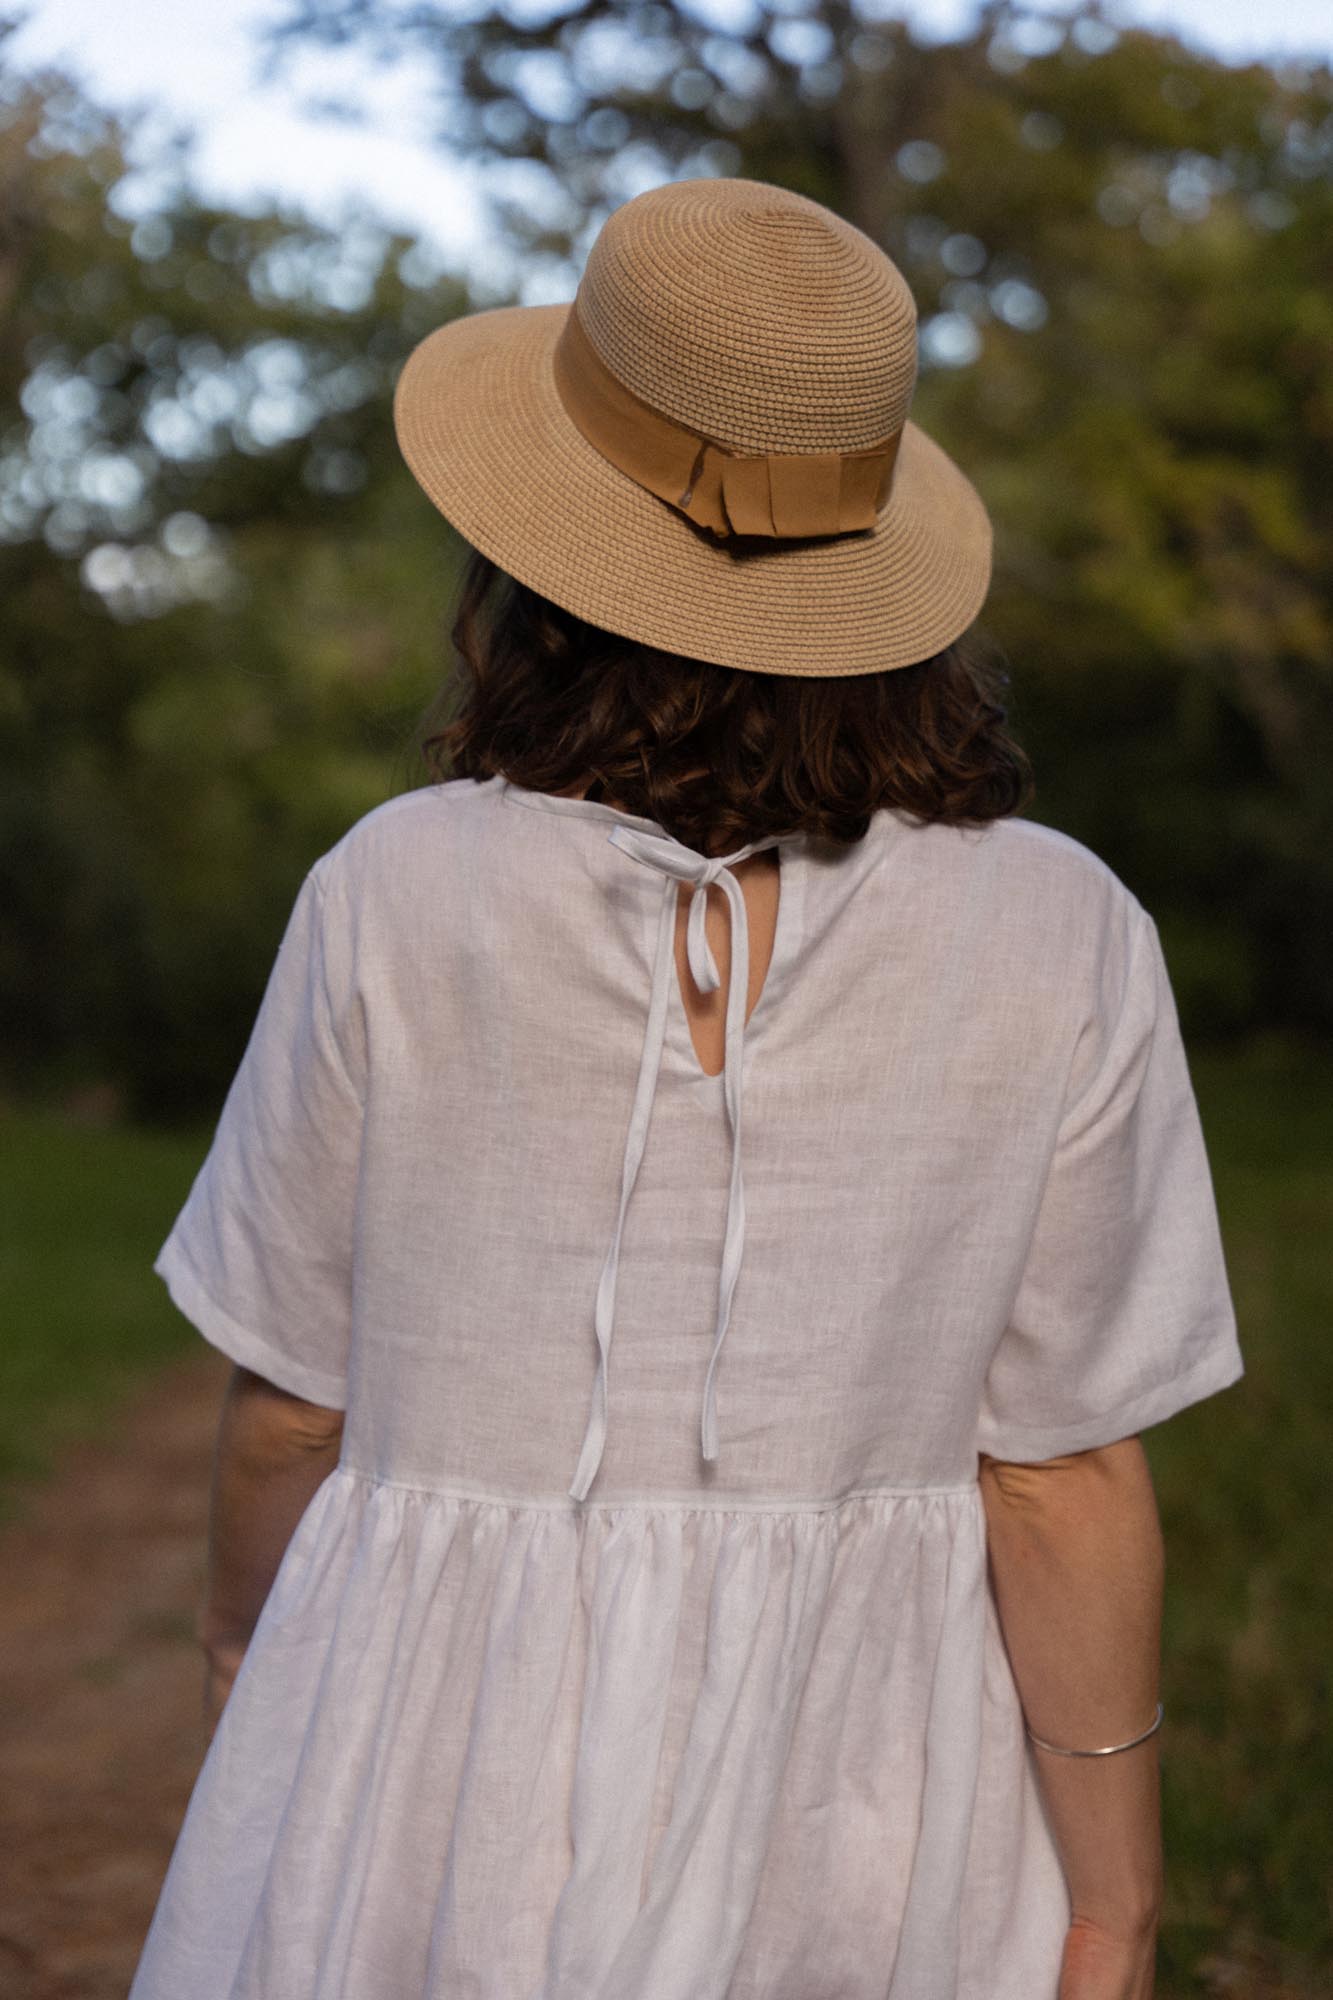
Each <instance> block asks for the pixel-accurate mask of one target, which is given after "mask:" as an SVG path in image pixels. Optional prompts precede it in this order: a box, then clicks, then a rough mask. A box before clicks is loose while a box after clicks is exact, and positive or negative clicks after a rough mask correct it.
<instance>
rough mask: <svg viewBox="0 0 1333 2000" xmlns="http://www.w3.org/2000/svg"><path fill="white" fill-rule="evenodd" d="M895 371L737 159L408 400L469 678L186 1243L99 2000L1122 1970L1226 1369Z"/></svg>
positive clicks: (283, 976)
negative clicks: (189, 1426) (137, 1734)
mask: <svg viewBox="0 0 1333 2000" xmlns="http://www.w3.org/2000/svg"><path fill="white" fill-rule="evenodd" d="M915 372H916V340H915V312H914V308H913V304H912V300H911V297H910V294H909V292H908V290H907V288H906V286H905V284H904V283H903V280H902V278H901V276H900V274H899V273H898V271H897V270H896V268H895V267H894V266H893V264H892V263H891V262H890V261H889V259H888V258H887V257H886V256H885V255H884V254H883V252H882V251H880V250H879V249H878V248H877V247H876V246H875V245H874V244H873V243H871V242H870V241H869V239H868V238H866V237H865V236H864V235H862V234H861V233H860V232H859V231H857V230H855V229H853V228H852V227H850V226H849V225H848V224H846V223H845V222H843V221H841V220H840V219H839V218H838V217H837V216H835V215H833V214H832V213H831V212H830V211H828V210H827V209H825V208H823V207H821V206H819V205H817V204H815V203H813V202H811V201H808V200H805V199H804V198H802V197H799V196H796V195H794V194H791V193H789V192H786V191H784V190H782V189H779V188H775V187H770V186H768V185H765V184H762V183H756V182H750V181H744V180H733V181H728V180H704V181H693V182H684V183H677V184H673V185H669V186H666V187H661V188H658V189H655V190H653V191H652V192H650V193H648V194H645V195H641V196H639V197H637V198H636V199H635V200H633V201H630V202H628V203H626V204H625V205H624V206H623V207H621V208H620V209H618V210H617V211H616V212H615V213H614V214H613V215H612V216H611V218H610V219H609V221H608V222H607V223H606V225H605V227H604V228H603V230H602V231H601V233H600V235H599V236H598V238H597V240H596V243H595V244H594V246H593V249H592V252H591V254H590V256H589V259H588V263H587V268H586V270H585V272H584V275H583V277H582V280H581V282H580V285H579V290H578V297H577V299H576V301H575V303H574V306H573V308H572V309H571V308H569V307H566V306H544V307H532V308H505V309H501V310H498V311H495V312H490V313H482V314H476V315H473V316H471V317H468V318H465V319H463V320H461V321H458V322H455V323H453V324H451V325H448V326H445V327H442V328H439V329H437V330H436V331H435V332H433V333H432V334H431V335H429V336H428V338H427V339H426V340H424V341H423V342H422V343H421V345H420V346H419V347H418V348H417V349H416V350H415V352H414V353H413V354H412V356H411V357H410V358H409V360H408V362H407V365H406V367H405V368H404V370H403V373H402V375H401V377H400V380H399V383H398V387H397V390H396V394H395V415H396V421H397V426H398V436H399V439H400V442H401V445H402V448H403V451H404V454H405V456H406V459H407V462H408V464H409V466H410V468H411V470H412V472H413V474H414V475H415V477H416V478H417V480H418V481H419V482H420V484H421V486H422V487H423V489H424V491H425V492H426V493H427V494H428V496H429V497H430V499H431V500H432V501H433V502H434V503H435V504H436V505H437V506H438V507H439V508H440V509H441V511H442V512H443V513H444V514H445V515H446V516H447V517H448V518H449V519H450V520H451V521H452V522H453V523H454V524H455V526H456V527H457V528H458V529H459V530H460V531H461V533H462V534H463V535H464V536H465V537H466V538H467V539H468V541H469V542H470V543H471V544H472V545H473V549H474V555H473V559H472V562H471V565H470V569H469V573H468V578H467V582H466V588H465V591H464V596H463V601H462V604H461V607H460V611H459V616H458V619H457V622H456V626H455V637H456V639H457V642H458V650H459V654H460V660H461V664H462V666H463V669H464V682H463V685H464V688H465V696H466V698H465V700H464V703H463V706H462V709H461V712H460V714H459V715H458V716H457V717H456V718H455V720H454V721H453V722H452V723H451V724H450V725H449V727H447V728H445V729H444V730H442V731H441V732H440V734H439V736H438V738H435V739H432V743H433V747H434V751H435V753H436V754H437V756H438V758H439V760H440V762H439V764H438V765H437V768H438V769H441V770H442V771H443V772H444V773H448V772H449V771H452V773H453V775H452V776H450V775H444V776H443V777H442V781H441V782H439V783H438V784H435V785H431V786H427V787H424V788H423V789H421V790H418V791H414V792H411V793H408V794H406V795H404V796H402V797H399V798H395V799H393V800H391V801H389V802H388V803H387V804H385V805H382V806H381V807H379V808H378V809H376V810H375V811H374V812H371V813H370V814H368V815H367V816H366V817H365V818H363V819H362V820H360V821H359V822H358V823H357V824H356V825H355V826H353V827H352V828H351V830H350V831H349V832H348V833H347V835H346V836H345V837H344V838H343V839H342V840H340V841H339V842H338V844H337V845H336V846H335V847H334V848H333V849H332V850H331V851H330V852H329V853H328V854H326V855H324V856H323V857H321V859H320V860H319V861H318V862H317V863H316V864H315V866H314V867H313V868H312V869H311V871H310V874H309V875H308V877H307V878H306V881H305V883H304V884H303V886H302V889H301V892H300V894H299V896H298V897H297V900H296V905H295V909H294V911H293V913H292V918H291V921H290V924H289V926H288V930H287V934H286V936H285V937H284V940H283V943H282V946H281V949H280V951H279V954H278V958H277V962H276V965H275V967H274V970H273V974H272V977H271V979H270V982H269V987H268V990H267V992H266V994H265V998H264V1001H263V1005H262V1007H261V1009H260V1013H259V1017H258V1020H257V1022H256V1025H255V1029H254V1033H253V1035H252V1038H251V1041H250V1045H249V1047H248V1048H247V1050H246V1054H245V1057H244V1060H243V1062H242V1064H241V1067H240V1070H239V1072H238V1074H237V1077H236V1079H235V1081H234V1083H233V1085H232V1089H231V1092H230V1094H229V1096H228V1099H227V1103H226V1105H225V1107H224V1110H223V1113H222V1117H221V1120H220V1123H219V1126H218V1131H217V1134H216V1137H215V1139H214V1143H213V1147H212V1149H211V1151H210V1154H209V1157H208V1159H207V1160H206V1161H205V1163H204V1166H203V1168H202V1169H201V1172H200V1174H199V1177H198V1179H197V1181H196V1183H195V1185H194V1187H193V1189H192V1190H191V1194H190V1198H189V1200H188V1202H187V1203H186V1206H185V1208H184V1209H183V1211H182V1213H181V1215H180V1216H179V1217H178V1218H177V1221H176V1224H175V1226H174V1228H173V1230H172V1232H171V1235H170V1237H169V1238H168V1240H167V1242H166V1244H165V1245H164V1247H163V1249H162V1251H161V1253H160V1254H159V1257H158V1259H157V1263H156V1265H155V1269H156V1270H157V1271H158V1272H159V1273H160V1274H161V1276H162V1277H163V1278H164V1279H165V1281H166V1283H167V1285H168V1286H169V1288H170V1291H171V1295H172V1297H173V1298H174V1299H175V1301H176V1303H177V1304H178V1305H179V1306H180V1307H181V1309H182V1311H184V1312H185V1313H186V1314H188V1315H189V1317H190V1318H191V1319H192V1320H193V1321H194V1323H195V1324H196V1325H197V1326H198V1327H199V1329H200V1330H201V1332H202V1333H203V1334H204V1335H205V1336H206V1337H207V1338H208V1339H209V1340H211V1341H213V1342H214V1343H216V1345H217V1346H219V1347H220V1348H221V1349H222V1350H223V1351H224V1352H225V1353H227V1354H228V1355H230V1356H231V1358H232V1360H233V1362H234V1363H235V1364H236V1376H235V1381H234V1384H233V1390H232V1393H231V1395H230V1397H229V1399H228V1404H227V1408H226V1411H225V1413H224V1420H223V1427H222V1434H221V1438H220V1443H219V1456H218V1465H217V1471H216V1485H215V1497H214V1517H213V1538H212V1560H211V1565H210V1585H209V1595H208V1601H207V1603H206V1605H205V1607H204V1611H203V1614H202V1619H201V1637H202V1638H203V1640H204V1643H205V1646H206V1647H207V1649H208V1652H209V1657H210V1660H211V1662H212V1665H213V1679H212V1683H211V1691H210V1696H209V1701H210V1716H211V1717H218V1718H220V1719H218V1720H217V1727H216V1730H215V1733H214V1734H213V1735H212V1738H211V1741H210V1743H209V1747H208V1753H207V1756H206V1758H205V1761H204V1764H203V1768H202V1770H201V1772H200V1775H199V1779H198V1781H197V1784H196V1787H195V1791H194V1795H193V1797H192V1799H191V1801H190V1807H189V1812H188V1814H187V1817H186V1821H185V1824H184V1826H183V1828H182V1830H181V1834H180V1837H179V1840H178V1842H177V1846H176V1850H175V1852H174V1854H173V1856H172V1861H171V1866H170V1869H169V1872H168V1875H167V1879H166V1882H165V1884H164V1887H163V1891H162V1895H161V1898H160V1901H159V1905H158V1909H157V1912H156V1914H155V1917H154V1921H153V1927H152V1930H151V1932H150V1934H149V1937H148V1940H147V1943H146V1946H145V1949H144V1953H143V1957H142V1960H141V1963H140V1966H139V1970H138V1974H137V1977H136V1980H135V1984H134V1987H133V1990H132V1996H131V2000H181V1996H182V1995H185V1994H189V1996H190V2000H223V1996H227V2000H242V1996H245V2000H259V1996H263V1997H264V2000H335V1996H336V2000H418V1996H430V2000H464V1996H467V2000H471V1997H472V1996H478V2000H722V1996H724V1995H725V1996H727V2000H835V1996H836V2000H872V1996H873V2000H884V1996H886V1995H888V1996H890V2000H1055V1996H1056V1995H1057V1993H1058V1995H1059V1996H1060V2000H1144V1996H1146V1995H1148V1994H1149V1993H1150V1992H1151V1987H1152V1958H1153V1940H1154V1934H1155V1929H1156V1922H1157V1913H1158V1908H1159V1901H1160V1892H1161V1854H1160V1840H1159V1831H1158V1806H1157V1761H1156V1760H1157V1741H1156V1735H1155V1730H1156V1725H1157V1723H1158V1722H1160V1720H1161V1708H1160V1705H1159V1704H1158V1702H1157V1651H1158V1632H1159V1611H1160V1592H1161V1584H1162V1575H1161V1567H1162V1565H1161V1544H1160V1535H1159V1530H1158V1522H1157V1516H1156V1511H1155V1507H1154V1503H1153V1495H1152V1488H1151V1483H1150V1480H1149V1477H1148V1473H1147V1470H1146V1466H1145V1462H1144V1458H1143V1453H1142V1447H1141V1445H1140V1444H1139V1442H1138V1436H1137V1434H1138V1432H1139V1431H1140V1430H1141V1429H1142V1428H1144V1427H1145V1426H1147V1425H1149V1424H1153V1423H1157V1422H1160V1421H1162V1420H1163V1419H1164V1418H1166V1417H1168V1416H1169V1415H1171V1414H1172V1413H1173V1412H1174V1411H1176V1410H1178V1409H1180V1408H1182V1407H1184V1406H1185V1405H1187V1404H1189V1403H1191V1402H1195V1401H1197V1400H1199V1399H1200V1398H1202V1397H1205V1396H1207V1395H1210V1394H1212V1393H1214V1392H1216V1391H1217V1390H1220V1389H1222V1388H1223V1387H1225V1386H1226V1385H1227V1384H1228V1383H1231V1382H1234V1381H1235V1380H1236V1379H1237V1378H1238V1376H1239V1375H1240V1374H1241V1372H1242V1364H1241V1359H1240V1354H1239V1349H1238V1345H1237V1339H1236V1328H1235V1321H1234V1317H1233V1313H1232V1306H1231V1299H1230V1295H1229V1291H1228V1286H1227V1279H1226V1272H1225V1268H1224V1263H1223V1256H1222V1250H1221V1245H1220V1242H1219V1237H1218V1229H1217V1218H1216V1213H1215V1209H1214V1205H1213V1194H1212V1188H1211V1183H1210V1177H1209V1171H1208V1164H1207V1159H1206V1156H1205V1152H1204V1147H1203V1140H1202V1135H1201V1131H1200V1127H1199V1122H1198V1116H1197V1111H1196V1108H1195V1103H1194V1098H1193V1094H1192V1091H1191V1086H1190V1079H1189V1075H1188V1070H1187V1067H1186V1062H1185V1057H1184V1052H1183V1049H1182V1046H1181V1042H1180V1039H1179V1032H1178V1026H1177V1020H1176V1013H1175V1008H1174V1004H1173V999H1172V994H1171V989H1170V985H1169V982H1168V978H1167V974H1166V969H1165V966H1164V963H1163V959H1162V955H1161V949H1160V945H1159V942H1158V937H1157V931H1156V926H1155V925H1154V922H1153V919H1152V918H1151V916H1150V915H1149V914H1148V913H1147V912H1146V911H1145V910H1144V908H1143V907H1142V905H1141V904H1140V903H1139V902H1138V900H1137V899H1136V898H1135V897H1134V895H1133V894H1132V893H1131V892H1130V890H1129V889H1128V888H1127V887H1126V886H1125V885H1124V884H1123V883H1121V882H1120V881H1119V879H1118V878H1117V877H1116V876H1115V874H1114V873H1113V872H1112V871H1111V870H1110V869H1109V868H1108V867H1107V866H1106V865H1105V864H1104V863H1103V862H1102V861H1100V860H1099V859H1098V858H1097V857H1096V856H1095V855H1093V854H1092V853H1091V852H1090V851H1089V850H1088V849H1087V848H1086V847H1083V846H1081V845H1080V844H1079V843H1078V842H1077V841H1074V840H1071V839H1069V838H1067V837H1066V836H1064V835H1062V834H1059V833H1057V832H1054V831H1052V830H1050V829H1048V828H1045V827H1042V826H1040V825H1037V824H1035V823H1033V822H1030V821H1026V820H1023V819H1020V818H1017V817H1016V816H1015V813H1016V809H1017V807H1018V806H1019V805H1020V804H1021V803H1022V802H1023V800H1024V798H1025V796H1026V783H1027V777H1028V773H1027V767H1026V763H1025V760H1024V759H1023V757H1022V754H1021V752H1019V751H1018V750H1017V748H1016V746H1015V745H1014V744H1013V743H1012V742H1011V741H1010V739H1009V738H1008V737H1007V735H1006V734H1005V731H1004V729H1003V726H1002V725H1003V721H1004V711H1003V709H1002V708H1001V707H1000V706H999V704H998V702H997V701H996V699H995V685H994V679H993V676H992V673H991V670H990V669H988V668H987V666H986V664H985V662H984V658H983V656H982V655H981V654H980V653H979V652H978V651H977V648H976V645H975V641H974V640H973V639H972V638H971V637H970V631H971V627H972V626H973V624H974V621H975V619H976V617H977V614H978V612H979V610H980V608H981V605H982V603H983V601H984V598H985V594H986V590H987V586H988V581H989V574H990V528H989V524H988V521H987V518H986V515H985V511H984V509H983V507H982V505H981V502H980V500H979V498H978V496H977V494H976V493H975V491H974V490H973V488H972V487H971V485H970V484H969V483H968V481H967V480H966V479H965V478H964V477H963V475H962V474H961V473H960V472H959V471H958V470H957V468H956V467H954V466H953V464H952V463H951V462H950V460H949V459H948V458H947V457H946V456H945V455H944V453H943V452H942V451H941V450H940V449H939V448H938V447H937V446H936V445H934V444H933V443H931V442H930V441H929V440H928V439H927V438H926V437H925V436H924V435H923V434H922V433H921V431H920V430H919V429H918V428H917V427H916V426H915V425H913V424H911V423H910V422H909V420H908V416H907V412H908V407H909V404H910V400H911V394H912V389H913V385H914V381H915ZM742 1165H743V1168H744V1172H743V1175H742ZM724 1342H725V1344H724ZM988 1551H989V1557H990V1569H989V1571H988V1564H987V1554H988ZM228 1690H229V1691H228ZM224 1703H225V1705H224Z"/></svg>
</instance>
